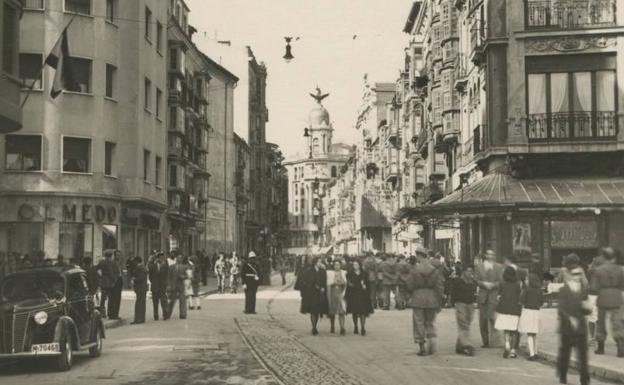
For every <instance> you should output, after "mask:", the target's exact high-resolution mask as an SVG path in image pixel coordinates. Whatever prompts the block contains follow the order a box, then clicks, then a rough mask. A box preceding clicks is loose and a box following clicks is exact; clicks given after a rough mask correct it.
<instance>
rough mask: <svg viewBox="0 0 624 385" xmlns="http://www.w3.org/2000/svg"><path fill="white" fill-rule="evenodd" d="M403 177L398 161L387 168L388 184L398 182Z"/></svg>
mask: <svg viewBox="0 0 624 385" xmlns="http://www.w3.org/2000/svg"><path fill="white" fill-rule="evenodd" d="M400 176H401V172H400V171H399V163H398V162H397V161H391V162H389V163H388V165H387V166H386V179H385V181H386V182H392V183H394V182H396V181H397V180H398V178H399V177H400Z"/></svg>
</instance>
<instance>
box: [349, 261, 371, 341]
mask: <svg viewBox="0 0 624 385" xmlns="http://www.w3.org/2000/svg"><path fill="white" fill-rule="evenodd" d="M351 266H352V270H350V271H349V272H348V273H347V290H346V293H345V298H346V300H347V313H349V314H351V316H352V317H353V334H358V320H359V321H360V326H361V327H360V330H359V332H360V333H361V334H362V335H363V336H365V335H366V317H368V316H369V315H370V314H372V313H373V305H372V303H371V296H370V286H369V282H368V273H366V272H364V271H363V270H362V266H361V265H360V261H357V260H354V261H353V264H352V265H351Z"/></svg>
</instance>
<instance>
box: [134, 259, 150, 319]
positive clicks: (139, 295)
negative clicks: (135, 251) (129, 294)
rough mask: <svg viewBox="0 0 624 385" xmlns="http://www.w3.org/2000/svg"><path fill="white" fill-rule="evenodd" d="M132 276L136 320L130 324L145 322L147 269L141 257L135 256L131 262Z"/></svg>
mask: <svg viewBox="0 0 624 385" xmlns="http://www.w3.org/2000/svg"><path fill="white" fill-rule="evenodd" d="M130 266H131V271H130V274H131V276H132V287H133V289H134V293H135V294H136V300H135V302H134V321H132V322H131V323H130V324H132V325H136V324H142V323H145V299H146V297H147V270H146V269H145V266H143V260H142V259H141V257H135V258H134V259H132V262H131V264H130Z"/></svg>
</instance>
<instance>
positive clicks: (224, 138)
mask: <svg viewBox="0 0 624 385" xmlns="http://www.w3.org/2000/svg"><path fill="white" fill-rule="evenodd" d="M229 85H230V82H229V81H226V82H225V90H224V95H225V103H224V105H225V111H224V112H225V113H224V117H223V119H224V125H223V126H224V130H223V251H224V252H227V251H226V244H227V164H228V162H227V130H228V86H229Z"/></svg>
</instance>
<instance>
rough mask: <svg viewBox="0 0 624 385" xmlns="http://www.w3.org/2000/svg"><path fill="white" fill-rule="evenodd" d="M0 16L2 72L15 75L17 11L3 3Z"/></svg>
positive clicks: (17, 31) (17, 29)
mask: <svg viewBox="0 0 624 385" xmlns="http://www.w3.org/2000/svg"><path fill="white" fill-rule="evenodd" d="M3 10H4V11H3V12H4V13H3V14H2V71H4V72H6V73H8V74H11V75H17V60H18V55H17V52H18V51H17V48H18V43H17V41H18V36H19V24H18V23H19V21H18V11H17V9H16V8H15V7H13V6H11V5H9V3H8V2H6V1H5V2H3Z"/></svg>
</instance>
